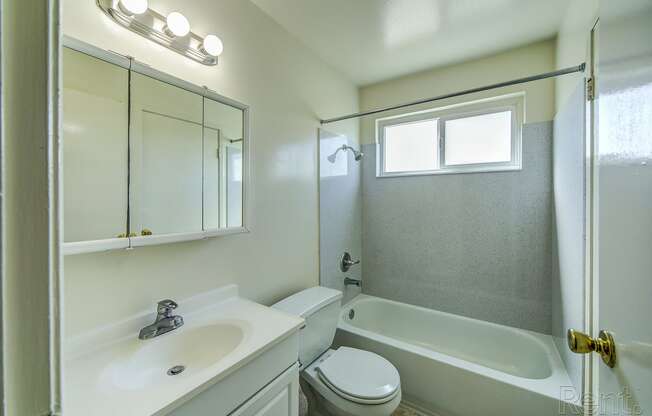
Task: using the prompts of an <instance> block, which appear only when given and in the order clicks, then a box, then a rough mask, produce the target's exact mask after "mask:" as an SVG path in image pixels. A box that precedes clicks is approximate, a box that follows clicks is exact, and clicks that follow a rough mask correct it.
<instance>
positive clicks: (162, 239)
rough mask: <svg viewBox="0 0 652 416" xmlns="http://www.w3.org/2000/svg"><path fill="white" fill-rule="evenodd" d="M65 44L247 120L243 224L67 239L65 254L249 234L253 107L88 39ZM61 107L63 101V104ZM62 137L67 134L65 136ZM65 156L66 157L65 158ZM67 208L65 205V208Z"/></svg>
mask: <svg viewBox="0 0 652 416" xmlns="http://www.w3.org/2000/svg"><path fill="white" fill-rule="evenodd" d="M62 46H63V47H66V48H69V49H72V50H75V51H77V52H81V53H84V54H86V55H89V56H92V57H94V58H98V59H101V60H103V61H106V62H108V63H110V64H113V65H117V66H120V67H122V68H125V69H127V70H129V71H133V72H136V73H139V74H141V75H144V76H147V77H150V78H153V79H156V80H158V81H162V82H165V83H167V84H170V85H173V86H175V87H178V88H181V89H184V90H186V91H189V92H192V93H195V94H198V95H200V96H202V97H204V98H208V99H211V100H214V101H217V102H219V103H222V104H226V105H228V106H231V107H235V108H237V109H239V110H241V111H242V122H243V126H242V128H243V139H244V140H243V142H244V143H243V146H242V150H243V153H244V154H243V158H242V159H243V166H242V187H243V189H242V225H241V226H239V227H226V228H214V229H209V230H203V231H196V232H183V233H172V234H159V235H156V234H155V235H150V236H136V237H125V238H107V239H103V240H90V241H75V242H68V243H66V242H63V241H61V243H62V247H63V254H64V255H70V254H81V253H93V252H100V251H108V250H118V249H131V248H135V247H143V246H151V245H158V244H168V243H177V242H182V241H192V240H203V239H206V238H212V237H219V236H224V235H231V234H239V233H248V232H251V229H250V223H251V207H250V205H251V204H250V200H251V162H252V157H251V147H252V146H251V134H250V109H249V106H248V105H246V104H243V103H241V102H239V101H236V100H234V99H232V98H229V97H225V96H223V95H220V94H218V93H217V92H215V91H212V90H210V89H208V87H200V86H198V85H195V84H192V83H190V82H188V81H185V80H183V79H180V78H177V77H174V76H172V75H169V74H167V73H165V72H162V71H159V70H157V69H154V68H152V67H151V66H149V65H147V64H144V63H142V62H139V61H137V60H136V59H134V58H132V57H128V56H123V55H120V54H118V53H115V52H112V51H107V50H104V49H101V48H98V47H96V46H93V45H91V44H88V43H86V42H83V41H81V40H79V39H75V38H72V37H70V36H63V45H62ZM60 107H62V104H61V103H60ZM61 137H62V140H64V139H63V135H61ZM61 159H62V158H61ZM64 163H65V160H60V163H59V170H60V171H62V170H63V164H64ZM59 178H60V179H59V184H58V186H59V189H63V185H64V184H63V175H59ZM61 208H62V209H63V207H61ZM60 227H61V228H60V229H62V230H63V229H64V228H63V227H64V224H63V219H61V224H60Z"/></svg>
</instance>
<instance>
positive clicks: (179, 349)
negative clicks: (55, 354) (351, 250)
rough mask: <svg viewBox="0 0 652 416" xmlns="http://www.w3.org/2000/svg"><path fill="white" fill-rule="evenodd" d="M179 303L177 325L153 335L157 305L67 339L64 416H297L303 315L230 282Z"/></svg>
mask: <svg viewBox="0 0 652 416" xmlns="http://www.w3.org/2000/svg"><path fill="white" fill-rule="evenodd" d="M178 303H179V307H178V309H177V310H175V314H178V315H179V316H182V317H183V319H184V322H185V323H184V325H183V326H181V327H179V328H178V329H175V330H173V331H170V332H168V333H166V334H163V335H160V336H157V337H155V338H152V339H147V340H141V339H138V333H139V331H140V329H141V328H143V327H145V326H147V325H149V324H151V323H152V320H153V318H154V316H156V313H155V307H156V305H152V309H151V311H144V312H143V313H142V314H139V315H138V316H134V317H133V318H130V319H128V320H126V321H123V322H118V323H115V324H112V325H110V326H107V327H103V328H99V329H97V330H94V331H91V332H89V333H85V334H82V335H80V336H77V337H74V338H71V339H69V340H68V341H67V342H66V345H65V346H64V349H65V351H64V353H65V357H66V361H65V363H64V409H65V415H66V416H110V415H111V416H112V415H121V416H148V415H175V416H225V415H238V416H245V415H246V416H249V415H258V416H297V414H298V392H299V372H298V364H297V358H298V347H299V345H298V331H299V329H300V327H301V326H302V325H303V320H302V319H300V318H298V317H294V316H291V315H287V314H285V313H283V312H280V311H277V310H274V309H271V308H268V307H266V306H262V305H259V304H257V303H254V302H251V301H248V300H245V299H242V298H240V297H238V289H237V287H236V286H233V285H231V286H227V287H224V288H221V289H218V290H216V291H213V292H209V293H205V294H201V295H198V296H195V297H192V298H190V299H185V300H179V301H178ZM182 367H183V369H182ZM180 370H181V371H180ZM179 371H180V372H179ZM176 372H178V374H176V375H175V373H176Z"/></svg>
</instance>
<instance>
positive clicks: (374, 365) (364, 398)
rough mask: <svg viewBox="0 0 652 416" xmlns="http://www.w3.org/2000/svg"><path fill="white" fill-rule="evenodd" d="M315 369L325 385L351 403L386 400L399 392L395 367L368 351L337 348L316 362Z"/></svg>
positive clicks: (399, 383)
mask: <svg viewBox="0 0 652 416" xmlns="http://www.w3.org/2000/svg"><path fill="white" fill-rule="evenodd" d="M315 371H316V373H317V375H318V377H319V379H320V381H322V382H323V383H324V384H325V385H326V386H328V388H330V389H331V390H332V391H333V392H335V393H336V394H337V395H338V396H340V397H342V398H344V399H346V400H349V401H351V402H354V403H359V404H382V403H386V402H388V401H390V400H392V399H393V398H394V397H396V395H397V394H398V393H399V391H400V389H399V388H400V385H401V379H400V376H399V374H398V371H397V370H396V368H395V367H394V366H393V365H392V364H391V363H390V362H389V361H387V360H386V359H385V358H383V357H381V356H380V355H377V354H374V353H372V352H369V351H363V350H359V349H355V348H349V347H340V348H339V349H337V350H336V351H334V352H333V353H332V354H330V355H329V356H328V357H327V358H326V359H325V360H321V361H319V363H318V364H317V365H316V366H315Z"/></svg>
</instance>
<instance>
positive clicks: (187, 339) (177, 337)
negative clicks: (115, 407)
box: [102, 322, 246, 390]
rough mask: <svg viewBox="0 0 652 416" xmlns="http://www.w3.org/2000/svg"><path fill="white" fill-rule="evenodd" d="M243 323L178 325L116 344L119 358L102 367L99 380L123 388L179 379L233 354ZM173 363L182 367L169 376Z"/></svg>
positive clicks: (150, 385)
mask: <svg viewBox="0 0 652 416" xmlns="http://www.w3.org/2000/svg"><path fill="white" fill-rule="evenodd" d="M245 325H246V323H244V322H243V323H242V324H240V325H238V324H234V323H231V322H229V323H214V324H211V325H205V326H199V327H194V328H187V327H181V328H179V329H176V330H174V331H171V332H169V333H167V334H165V335H160V336H158V337H156V338H153V339H149V340H139V339H135V338H132V339H129V340H126V341H124V342H122V343H119V344H118V345H116V346H115V355H116V357H119V358H118V359H116V360H115V361H113V362H111V363H110V364H109V365H107V366H106V367H105V370H104V371H103V377H102V379H103V380H104V382H108V383H111V384H113V385H114V386H115V387H117V388H119V389H125V390H140V389H145V388H150V387H154V386H156V385H160V384H161V383H168V382H176V381H179V379H181V378H185V377H188V376H191V375H192V374H194V373H197V372H199V371H202V370H204V369H206V368H208V367H210V366H212V365H213V364H215V363H217V362H218V361H220V360H221V359H223V358H225V357H226V356H228V355H229V354H230V353H232V352H233V351H234V350H235V349H236V348H237V347H238V345H240V343H241V342H242V340H243V338H244V330H243V327H244V326H245ZM175 366H183V367H185V369H184V370H183V371H182V372H181V373H179V374H177V375H174V376H172V375H168V374H167V373H168V370H170V369H171V368H172V367H175Z"/></svg>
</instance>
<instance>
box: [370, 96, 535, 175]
mask: <svg viewBox="0 0 652 416" xmlns="http://www.w3.org/2000/svg"><path fill="white" fill-rule="evenodd" d="M524 109H525V94H524V93H517V94H509V95H504V96H500V97H492V98H489V99H483V100H478V101H472V102H466V103H461V104H455V105H450V106H447V107H441V108H436V109H429V110H424V111H419V112H413V113H408V114H399V115H394V116H390V117H385V118H380V119H377V120H376V177H378V178H384V177H401V176H423V175H446V174H458V173H480V172H506V171H518V170H522V169H523V166H522V131H521V130H522V126H523V121H524V117H523V114H524ZM506 111H509V112H511V158H510V160H509V161H505V162H486V163H471V164H464V165H447V164H446V160H445V156H446V153H445V151H446V127H445V126H446V121H450V120H457V119H461V118H468V117H474V116H480V115H485V114H494V113H501V112H506ZM428 120H436V121H437V138H436V145H435V148H434V150H435V152H436V158H435V163H436V167H435V169H432V170H422V171H401V172H388V171H387V170H386V166H385V129H386V128H387V127H392V126H398V125H402V124H410V123H416V122H420V121H428Z"/></svg>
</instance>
